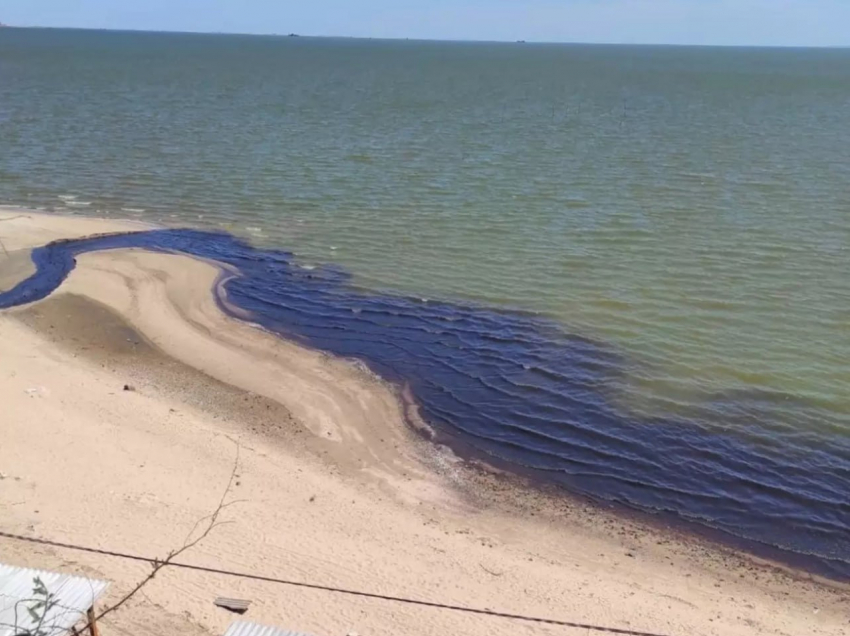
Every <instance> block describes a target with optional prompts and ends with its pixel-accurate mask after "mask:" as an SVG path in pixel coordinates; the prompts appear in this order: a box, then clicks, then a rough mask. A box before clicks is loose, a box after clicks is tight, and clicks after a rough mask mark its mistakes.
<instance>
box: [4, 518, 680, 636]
mask: <svg viewBox="0 0 850 636" xmlns="http://www.w3.org/2000/svg"><path fill="white" fill-rule="evenodd" d="M0 537H4V538H6V539H13V540H16V541H26V542H28V543H36V544H39V545H46V546H51V547H54V548H65V549H68V550H77V551H80V552H89V553H92V554H101V555H104V556H110V557H116V558H119V559H129V560H132V561H142V562H145V563H151V564H154V563H161V562H162V560H161V559H156V558H152V557H146V556H141V555H138V554H128V553H124V552H115V551H113V550H102V549H100V548H90V547H86V546H81V545H75V544H73V543H61V542H59V541H51V540H48V539H39V538H37V537H26V536H22V535H18V534H12V533H9V532H2V531H0ZM168 566H169V567H175V568H183V569H186V570H195V571H197V572H207V573H210V574H222V575H225V576H234V577H238V578H241V579H250V580H253V581H262V582H264V583H276V584H278V585H288V586H292V587H300V588H307V589H311V590H320V591H323V592H333V593H336V594H346V595H349V596H358V597H361V598H371V599H378V600H382V601H389V602H393V603H405V604H407V605H418V606H421V607H431V608H436V609H444V610H450V611H453V612H465V613H467V614H478V615H482V616H493V617H496V618H506V619H510V620H517V621H525V622H530V623H542V624H546V625H557V626H560V627H571V628H574V629H584V630H589V631H595V632H602V633H607V634H618V635H620V636H665V635H664V634H658V633H653V632H642V631H635V630H632V629H622V628H618V627H606V626H604V625H593V624H590V623H579V622H575V621H565V620H558V619H555V618H542V617H538V616H527V615H525V614H513V613H510V612H500V611H496V610H491V609H486V608H476V607H467V606H464V605H452V604H448V603H439V602H436V601H424V600H421V599H413V598H405V597H402V596H392V595H388V594H378V593H376V592H364V591H361V590H351V589H346V588H340V587H333V586H330V585H321V584H318V583H306V582H304V581H292V580H288V579H282V578H277V577H273V576H263V575H261V574H250V573H247V572H234V571H232V570H224V569H220V568H212V567H206V566H203V565H192V564H190V563H180V562H175V561H169V563H168Z"/></svg>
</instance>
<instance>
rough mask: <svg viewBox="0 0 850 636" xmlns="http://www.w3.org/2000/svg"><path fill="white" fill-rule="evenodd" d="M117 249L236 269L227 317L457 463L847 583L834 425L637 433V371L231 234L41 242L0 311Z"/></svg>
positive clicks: (664, 425) (767, 422)
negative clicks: (295, 351) (306, 353)
mask: <svg viewBox="0 0 850 636" xmlns="http://www.w3.org/2000/svg"><path fill="white" fill-rule="evenodd" d="M115 248H145V249H149V250H154V251H161V252H181V253H184V254H188V255H191V256H197V257H201V258H205V259H212V260H216V261H219V262H222V263H225V264H227V265H229V266H231V267H232V268H235V269H236V270H237V271H238V272H239V275H238V276H235V277H233V278H231V279H229V280H228V281H227V282H226V283H225V284H224V293H225V294H226V300H227V302H223V301H224V299H220V300H221V301H222V302H221V303H220V305H221V308H222V309H223V310H224V311H226V312H228V313H230V314H231V315H234V316H235V317H238V318H242V317H244V316H245V315H246V313H247V315H250V317H251V320H252V321H253V322H256V323H259V324H260V325H262V326H263V327H265V328H266V329H268V330H269V331H272V332H274V333H277V334H279V335H281V336H284V337H287V338H293V339H295V340H297V341H299V342H302V343H304V344H307V345H310V346H312V347H315V348H318V349H322V350H324V351H327V352H330V353H333V354H337V355H341V356H345V357H349V358H355V359H359V360H361V361H363V362H365V363H366V364H367V365H368V366H369V367H370V368H371V369H372V370H373V371H375V372H377V373H379V374H381V375H382V376H384V377H385V378H387V379H388V380H390V381H397V382H404V384H405V385H406V386H408V387H409V388H410V391H411V392H412V394H413V396H414V398H415V400H416V401H417V403H418V406H419V410H420V412H421V414H422V416H423V417H424V418H425V419H426V420H427V421H428V423H429V424H430V425H431V426H432V427H434V428H435V429H436V430H437V431H439V432H441V433H443V434H444V435H448V436H450V437H451V438H454V439H457V440H459V441H461V442H463V444H464V446H465V447H468V448H472V449H475V451H477V452H479V453H482V454H484V455H487V456H489V457H491V458H494V460H498V461H499V462H501V463H507V464H508V465H513V466H515V467H516V468H517V469H518V470H519V469H521V470H522V471H523V472H531V473H532V474H533V475H535V476H537V477H539V478H540V479H543V480H545V481H547V482H550V483H556V484H559V485H561V486H564V487H566V488H568V489H569V490H572V491H574V492H578V493H581V494H584V495H588V496H591V497H594V498H596V499H598V500H602V501H607V502H616V503H620V504H625V505H628V506H630V507H632V508H637V509H640V510H643V511H648V512H651V513H658V512H664V513H666V514H673V515H676V516H677V517H679V518H681V519H683V520H687V521H689V522H695V523H699V524H702V525H704V526H707V527H710V528H713V529H715V530H719V531H722V532H723V533H728V535H731V536H733V537H738V538H741V539H746V540H750V541H755V542H758V543H759V544H762V545H765V546H772V547H776V548H778V549H780V550H782V551H785V553H786V554H788V555H794V557H795V558H794V559H790V560H794V561H798V559H797V557H800V556H801V555H805V559H806V560H805V564H807V565H808V566H809V567H811V568H812V569H815V570H817V571H818V572H820V573H823V574H827V575H830V576H834V577H839V578H845V579H848V578H850V532H848V528H850V501H848V494H847V493H848V492H850V440H848V439H847V438H846V437H843V436H830V437H829V438H828V439H827V438H825V437H824V436H819V435H817V434H813V433H812V432H811V431H809V430H806V427H805V426H800V423H802V424H805V423H807V422H811V421H827V422H828V421H829V418H830V415H829V413H827V412H825V411H821V410H820V408H819V407H818V405H817V404H814V403H808V402H805V401H803V400H800V399H798V398H795V397H794V396H789V395H782V396H777V395H773V394H770V395H767V394H764V393H763V392H762V393H759V392H748V391H736V392H731V393H725V394H718V395H712V396H710V397H709V399H707V400H706V401H705V402H704V403H703V404H702V405H700V407H699V408H695V409H692V410H691V411H690V413H689V415H687V416H681V417H678V418H675V417H655V418H653V417H647V416H639V415H636V414H633V413H630V412H628V411H626V410H624V409H623V408H622V407H621V406H619V405H618V404H617V403H616V402H615V401H614V400H613V398H612V394H613V390H612V387H613V386H614V385H615V384H616V383H617V381H618V378H620V377H621V376H622V374H623V373H624V370H625V369H626V368H633V367H634V362H633V361H630V360H627V359H626V358H625V357H624V356H623V355H621V354H619V353H618V352H617V351H616V350H615V349H614V348H613V347H611V346H609V345H608V344H606V343H604V342H599V341H595V340H592V339H588V338H585V337H581V336H578V335H575V334H570V333H566V332H564V331H563V329H562V327H561V326H560V325H559V324H557V323H555V322H553V321H549V320H547V319H545V318H542V317H539V316H534V315H529V314H525V313H520V312H510V311H500V310H496V309H491V308H487V307H483V306H476V305H469V304H462V303H450V302H442V301H435V300H430V301H429V302H427V303H425V302H421V301H420V300H419V299H415V298H407V297H404V296H399V295H391V294H374V293H369V292H366V291H363V290H359V289H355V288H354V287H353V286H351V284H350V280H351V277H350V275H349V274H348V273H347V272H345V271H344V270H342V269H340V268H338V267H329V266H310V267H312V269H311V268H308V267H305V266H304V265H301V264H299V263H297V262H296V260H295V257H294V256H293V255H292V254H291V253H289V252H285V251H280V250H263V249H258V248H255V247H252V246H251V245H249V244H248V243H246V242H244V241H241V240H239V239H237V238H235V237H233V236H231V235H229V234H225V233H216V232H205V231H198V230H186V229H167V230H152V231H147V232H137V233H130V234H112V235H104V236H96V237H89V238H84V239H78V240H65V241H57V242H55V243H51V244H49V245H47V246H44V247H41V248H38V249H35V250H33V252H32V258H33V261H34V263H35V265H36V269H37V271H36V273H35V274H34V275H33V276H32V277H30V278H29V279H27V280H26V281H23V282H22V283H20V284H19V285H18V286H16V287H15V288H14V289H11V290H9V291H7V292H5V293H2V294H0V309H2V308H8V307H12V306H15V305H20V304H24V303H29V302H33V301H36V300H40V299H42V298H45V297H46V296H47V295H48V294H50V293H51V292H52V291H53V290H54V289H56V288H57V287H58V286H59V284H61V282H62V280H64V278H65V277H66V276H67V275H68V273H69V272H70V271H71V270H72V269H73V267H74V264H75V260H74V259H75V257H76V256H77V255H79V254H82V253H85V252H90V251H96V250H105V249H115ZM794 423H797V424H798V426H797V427H795V426H794Z"/></svg>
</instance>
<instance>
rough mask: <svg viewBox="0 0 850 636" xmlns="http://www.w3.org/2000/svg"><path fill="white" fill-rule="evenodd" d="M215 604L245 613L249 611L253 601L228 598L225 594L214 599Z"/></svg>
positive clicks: (234, 611)
mask: <svg viewBox="0 0 850 636" xmlns="http://www.w3.org/2000/svg"><path fill="white" fill-rule="evenodd" d="M213 604H214V605H217V606H218V607H221V608H224V609H226V610H228V611H229V612H233V613H234V614H244V613H245V612H247V611H248V606H249V605H250V604H251V601H247V600H244V599H241V598H227V597H225V596H219V597H218V598H217V599H215V600H214V601H213Z"/></svg>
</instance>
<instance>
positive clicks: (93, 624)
mask: <svg viewBox="0 0 850 636" xmlns="http://www.w3.org/2000/svg"><path fill="white" fill-rule="evenodd" d="M86 616H88V619H89V631H90V632H91V636H100V630H99V629H98V627H97V616H95V615H94V605H92V606H91V607H90V608H89V611H88V612H86Z"/></svg>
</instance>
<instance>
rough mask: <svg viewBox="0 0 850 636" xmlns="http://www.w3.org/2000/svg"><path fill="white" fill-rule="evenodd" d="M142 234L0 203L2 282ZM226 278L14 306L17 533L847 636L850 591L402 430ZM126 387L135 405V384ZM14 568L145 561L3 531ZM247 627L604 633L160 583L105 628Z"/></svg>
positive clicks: (86, 286) (639, 625)
mask: <svg viewBox="0 0 850 636" xmlns="http://www.w3.org/2000/svg"><path fill="white" fill-rule="evenodd" d="M139 228H140V225H139V224H135V223H123V222H116V221H108V220H97V219H83V218H71V217H59V216H51V215H41V214H34V213H32V212H28V211H14V210H8V209H7V210H3V211H0V240H2V242H3V245H4V247H5V250H4V251H0V289H4V288H8V287H11V286H12V285H14V284H15V282H16V281H17V280H20V279H21V278H22V277H24V276H26V275H27V274H28V273H29V272H31V271H32V267H31V264H30V263H29V260H28V258H27V254H28V250H29V249H31V248H32V247H34V246H37V245H40V244H44V243H46V242H48V241H50V240H53V239H56V238H60V237H71V236H81V235H86V234H92V233H98V232H104V231H123V230H133V229H139ZM227 275H229V273H228V272H223V271H221V270H220V269H219V268H218V267H217V266H215V265H214V264H212V263H207V262H202V261H199V260H195V259H190V258H188V257H185V256H179V255H164V254H154V253H148V252H144V251H137V250H116V251H110V252H103V253H96V254H86V255H84V256H82V257H81V258H80V259H79V262H78V266H77V268H76V269H75V270H74V271H73V272H72V274H71V275H70V276H69V278H68V280H67V281H66V282H65V283H64V284H63V285H62V286H61V288H60V289H59V290H58V291H57V292H56V293H54V294H53V295H52V296H51V297H49V298H47V299H46V300H44V301H42V302H39V303H35V304H33V305H30V306H27V307H21V308H16V309H13V310H7V311H4V312H0V404H2V429H1V430H2V442H0V473H2V479H0V531H5V532H12V533H18V534H23V535H28V536H38V537H45V538H50V539H55V540H58V541H63V542H68V543H76V544H82V545H87V546H93V547H98V548H104V549H110V550H116V551H122V552H129V553H135V554H141V555H150V556H157V557H164V556H165V555H166V554H167V553H168V552H169V551H170V550H173V549H175V548H178V547H180V546H181V545H183V543H184V541H185V539H186V536H187V534H188V533H189V532H190V531H191V530H192V528H193V526H194V525H195V523H196V522H197V521H198V520H199V519H201V518H202V517H204V516H205V515H207V514H209V513H210V512H212V510H213V509H215V507H216V505H217V503H218V501H219V499H220V497H221V496H222V491H223V490H224V488H225V486H226V484H227V482H228V478H229V476H230V474H231V470H232V468H233V466H234V460H235V457H236V454H237V448H238V466H237V469H236V475H237V476H236V478H235V482H234V485H233V487H232V489H231V491H230V492H229V493H228V501H234V502H235V503H233V504H232V505H230V506H228V507H227V508H226V509H225V510H224V511H223V513H222V517H221V518H222V520H224V521H226V522H227V523H226V524H224V525H221V526H219V527H217V528H215V529H214V530H213V532H212V533H211V534H210V535H209V536H208V537H207V538H206V539H205V540H204V541H203V542H201V543H200V544H199V545H197V546H196V547H194V548H192V549H191V550H190V551H189V552H187V553H186V554H185V555H183V556H182V557H181V560H182V561H184V562H187V563H193V564H199V565H204V566H210V567H215V568H221V569H228V570H237V571H242V572H249V573H254V574H260V575H264V576H271V577H280V578H285V579H290V580H298V581H305V582H310V583H315V584H320V585H326V586H332V587H341V588H350V589H356V590H364V591H369V592H375V593H379V594H387V595H394V596H405V597H412V598H417V599H423V600H427V601H436V602H444V603H450V604H454V605H465V606H473V607H478V608H490V609H494V610H499V611H503V612H509V613H517V614H528V615H533V616H541V617H551V618H555V619H560V620H564V621H572V622H578V623H586V624H594V625H599V626H607V627H613V628H618V629H623V630H634V631H643V632H649V633H653V634H659V635H662V634H664V635H671V636H673V635H681V636H697V635H709V634H711V635H716V636H735V635H745V634H746V635H749V634H771V635H773V634H787V635H801V634H806V635H814V634H835V635H839V634H847V633H848V631H849V630H850V622H848V619H850V616H848V614H847V608H846V593H847V590H846V588H843V587H842V586H839V585H837V584H832V583H826V582H823V581H815V580H813V579H812V578H811V577H807V576H804V575H800V574H795V573H792V572H786V571H782V570H779V569H777V568H775V567H773V566H771V565H769V564H765V563H756V562H755V561H754V560H753V559H750V558H748V557H745V556H742V555H737V554H734V553H732V552H731V551H729V550H727V549H723V548H720V547H717V546H712V545H705V544H704V543H702V542H699V541H696V540H693V539H688V538H687V537H682V536H680V535H679V534H678V533H676V532H674V531H673V530H668V529H664V528H661V527H654V526H653V527H651V526H649V525H647V524H645V523H643V522H641V521H639V520H629V519H624V518H621V517H619V516H616V515H614V514H613V513H610V512H608V511H605V510H601V509H598V508H596V507H594V506H591V505H589V504H586V503H582V502H581V501H573V500H570V499H568V498H566V497H555V496H551V495H547V494H545V493H541V492H538V491H533V490H528V489H526V490H518V489H517V487H516V485H515V480H512V479H507V478H505V477H503V476H500V475H499V474H498V473H495V472H493V473H488V472H486V471H482V470H479V469H476V468H474V467H470V466H468V465H467V464H466V463H464V462H460V461H459V460H457V459H456V458H455V457H454V456H453V455H452V454H451V453H450V452H449V451H448V450H447V449H445V448H442V447H440V446H439V445H435V444H432V443H430V442H427V441H425V440H424V439H423V437H422V435H420V434H419V433H417V432H416V431H413V430H412V429H411V428H410V427H409V426H408V425H406V424H405V423H404V417H403V416H404V412H403V408H404V407H403V406H402V402H401V401H400V400H399V397H398V395H397V392H396V390H395V389H394V388H393V387H391V386H388V385H387V384H386V383H384V382H382V381H381V380H380V379H378V378H376V377H374V376H373V375H372V374H371V373H369V371H368V370H366V369H365V368H364V367H363V366H362V365H359V364H357V363H353V362H350V361H345V360H340V359H335V358H333V357H330V356H327V355H324V354H322V353H319V352H315V351H311V350H308V349H305V348H303V347H301V346H298V345H295V344H292V343H289V342H285V341H283V340H281V339H279V338H277V337H275V336H272V335H270V334H267V333H265V332H263V331H262V330H260V329H258V328H256V327H254V326H252V325H250V324H249V323H247V322H240V321H238V320H234V319H232V318H229V317H227V316H226V315H224V314H223V313H222V312H221V311H220V310H219V308H218V307H217V305H216V303H215V302H214V299H213V296H212V294H211V289H212V288H213V287H214V286H215V285H216V284H219V283H220V281H221V280H222V277H224V276H227ZM124 385H130V386H131V388H132V390H130V391H125V390H123V387H124ZM0 560H2V561H4V562H7V563H12V564H19V565H28V566H34V567H42V568H54V569H60V570H63V571H68V572H72V573H78V574H82V575H88V576H93V577H102V578H105V579H108V580H110V581H112V582H113V583H112V586H111V588H110V591H109V593H108V598H107V599H106V601H107V603H108V602H110V601H114V600H116V599H118V598H120V597H121V596H122V595H123V594H124V593H126V592H127V591H128V590H129V589H131V588H132V587H133V585H134V584H135V583H136V582H137V581H139V580H141V579H142V578H143V577H144V576H145V575H146V574H147V572H149V570H150V566H148V565H146V564H144V563H139V562H134V561H127V560H123V559H117V558H114V557H106V556H100V555H93V554H89V553H83V552H75V551H70V550H66V549H60V548H49V547H43V546H36V545H32V544H28V543H22V542H17V541H12V540H9V539H3V538H0ZM219 595H221V596H230V597H237V598H245V599H251V600H252V604H251V606H250V609H249V611H248V613H247V614H246V615H245V617H244V618H245V619H250V620H254V621H257V622H261V623H266V624H271V625H278V626H282V627H287V628H290V629H296V630H300V631H305V632H310V633H314V634H316V635H317V636H342V635H345V634H349V633H352V632H354V633H357V634H360V635H361V636H372V635H374V636H378V635H394V636H397V635H409V636H418V635H426V634H435V635H436V634H469V635H473V636H474V635H477V634H482V635H483V634H488V635H493V634H567V635H579V634H581V635H587V634H594V633H604V632H597V631H594V630H591V629H588V628H573V627H565V626H550V625H543V624H535V623H527V622H520V621H514V620H508V619H504V618H496V617H487V616H480V615H473V614H465V613H460V612H454V611H448V610H443V609H435V608H428V607H421V606H413V605H404V604H399V603H393V602H387V601H383V600H377V599H369V598H362V597H355V596H347V595H342V594H332V593H328V592H325V591H319V590H311V589H304V588H299V587H290V586H284V585H279V584H273V583H267V582H258V581H252V580H246V579H239V578H232V577H228V576H224V575H219V574H211V573H205V572H196V571H190V570H181V569H173V568H166V569H165V570H163V571H162V572H160V573H159V575H158V576H157V577H156V578H155V579H154V580H153V581H152V582H151V583H150V584H149V585H147V586H146V587H145V588H144V589H143V591H142V593H140V594H138V595H136V596H135V597H134V598H133V599H132V600H131V601H130V602H129V603H128V604H127V605H126V606H124V607H123V608H121V609H120V610H119V611H117V612H115V613H114V614H112V615H110V616H109V617H107V618H106V619H105V620H104V621H103V624H102V626H101V627H102V632H103V633H104V634H106V635H108V634H138V635H145V634H165V633H168V634H187V635H189V634H219V633H223V631H224V629H225V628H226V626H227V625H228V624H229V622H230V621H231V620H232V619H233V618H234V617H233V616H232V615H230V614H228V613H226V612H225V611H224V610H221V609H219V608H216V607H215V606H214V605H213V604H212V601H213V599H214V598H215V597H216V596H219Z"/></svg>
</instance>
